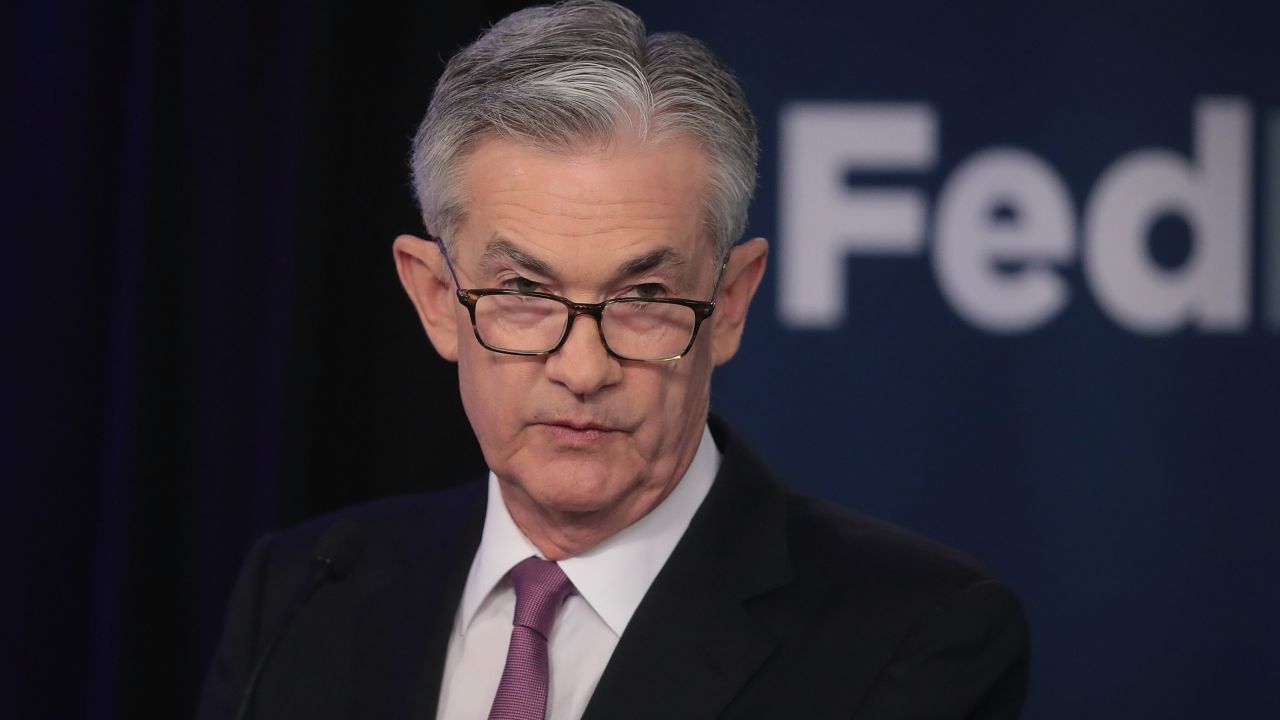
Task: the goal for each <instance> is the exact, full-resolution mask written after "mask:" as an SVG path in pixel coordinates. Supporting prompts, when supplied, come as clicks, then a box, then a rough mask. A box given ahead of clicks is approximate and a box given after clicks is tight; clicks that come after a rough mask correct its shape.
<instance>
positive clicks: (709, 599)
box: [583, 418, 790, 720]
mask: <svg viewBox="0 0 1280 720" xmlns="http://www.w3.org/2000/svg"><path fill="white" fill-rule="evenodd" d="M711 429H712V433H713V435H715V437H716V444H717V446H718V447H720V448H721V449H722V456H723V460H722V463H721V467H720V472H719V473H718V474H717V476H716V481H715V484H714V485H713V486H712V489H711V491H710V493H708V495H707V499H706V500H705V501H704V502H703V504H702V507H700V508H699V509H698V512H697V514H696V515H695V516H694V519H693V521H692V522H691V523H690V525H689V529H688V531H687V532H686V533H685V535H684V537H683V538H682V539H681V541H680V543H679V544H678V545H677V546H676V549H675V551H674V552H673V553H672V554H671V557H670V559H668V561H667V564H666V565H665V566H664V567H663V569H662V571H661V572H660V573H659V574H658V577H657V578H656V579H655V580H654V583H653V585H652V586H651V587H650V588H649V591H648V593H646V595H645V597H644V600H643V601H642V602H641V603H640V606H639V607H638V608H637V609H636V613H635V615H634V616H633V617H632V619H631V622H630V624H628V626H627V630H626V631H625V632H624V633H623V635H622V637H621V638H620V639H619V642H618V647H617V648H616V649H615V650H614V654H613V657H612V658H611V659H610V661H609V665H608V666H607V667H606V668H605V671H604V674H603V675H602V676H601V678H600V683H599V684H598V685H597V686H596V691H595V694H594V695H593V696H592V698H591V702H590V704H589V705H588V706H587V710H586V713H585V714H584V715H583V718H584V720H596V719H600V720H604V719H614V718H655V717H715V716H717V715H718V714H720V713H721V712H722V711H723V709H724V708H725V706H726V705H728V703H729V702H730V701H731V700H732V699H733V697H734V696H735V695H736V694H737V693H738V691H739V690H740V689H741V687H742V686H743V684H744V683H746V681H747V680H748V679H749V678H750V677H751V675H752V674H753V673H754V672H755V671H756V670H757V669H758V668H759V667H760V665H761V664H762V663H763V662H764V661H765V660H766V659H767V658H768V657H769V654H770V653H771V652H772V651H773V649H774V647H775V646H776V644H777V640H776V639H775V637H774V636H773V635H772V634H771V633H770V632H769V631H768V629H767V628H766V627H765V626H764V625H763V624H762V623H761V622H760V621H759V620H757V619H756V618H755V617H754V616H753V615H752V613H751V612H750V610H749V608H748V607H747V601H748V600H749V599H751V598H753V597H756V596H759V595H761V594H763V593H765V592H767V591H769V590H772V589H774V588H777V587H780V586H782V585H785V584H786V583H787V582H788V581H789V579H790V564H789V560H788V555H787V547H786V536H785V530H786V528H785V524H784V523H785V514H786V505H785V503H786V500H785V491H784V490H783V488H782V487H781V485H780V484H778V483H777V482H776V481H774V480H773V479H772V478H770V477H769V476H768V474H767V471H765V470H764V469H763V465H762V464H761V463H760V462H759V461H758V460H756V459H755V458H754V457H752V456H751V455H750V453H749V451H747V450H746V448H745V447H743V446H742V445H741V443H740V442H739V441H738V440H737V439H736V438H734V437H733V436H732V434H731V433H730V432H729V431H728V429H727V428H726V427H725V426H723V424H721V423H720V422H719V421H718V420H717V419H715V418H712V420H711Z"/></svg>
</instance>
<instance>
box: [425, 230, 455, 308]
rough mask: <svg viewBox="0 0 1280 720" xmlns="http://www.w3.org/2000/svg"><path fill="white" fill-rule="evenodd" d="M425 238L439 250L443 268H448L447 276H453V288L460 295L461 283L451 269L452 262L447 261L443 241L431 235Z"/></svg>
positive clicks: (446, 251)
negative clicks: (442, 259) (442, 258)
mask: <svg viewBox="0 0 1280 720" xmlns="http://www.w3.org/2000/svg"><path fill="white" fill-rule="evenodd" d="M427 237H429V238H431V241H432V242H434V243H435V244H436V248H437V249H439V250H440V254H441V255H442V256H443V257H444V264H445V267H447V268H449V274H450V275H452V276H453V287H454V289H456V290H457V291H458V294H459V295H461V294H462V283H460V282H458V273H457V271H456V270H454V269H453V261H452V260H450V259H449V251H448V250H446V249H445V247H444V240H441V239H440V238H438V237H435V236H432V235H428V236H427Z"/></svg>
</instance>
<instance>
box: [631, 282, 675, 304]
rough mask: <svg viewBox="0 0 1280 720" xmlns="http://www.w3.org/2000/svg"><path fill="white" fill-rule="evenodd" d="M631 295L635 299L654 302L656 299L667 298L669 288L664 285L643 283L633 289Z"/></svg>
mask: <svg viewBox="0 0 1280 720" xmlns="http://www.w3.org/2000/svg"><path fill="white" fill-rule="evenodd" d="M629 294H630V295H632V296H633V297H638V298H644V299H646V300H653V299H655V298H661V297H666V296H667V286H665V285H663V284H662V283H641V284H639V285H636V286H635V287H633V288H631V292H630V293H629Z"/></svg>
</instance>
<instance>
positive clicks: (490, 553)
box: [458, 426, 720, 637]
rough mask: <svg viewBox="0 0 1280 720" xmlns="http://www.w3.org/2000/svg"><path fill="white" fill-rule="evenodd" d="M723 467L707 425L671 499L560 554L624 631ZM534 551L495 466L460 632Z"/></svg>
mask: <svg viewBox="0 0 1280 720" xmlns="http://www.w3.org/2000/svg"><path fill="white" fill-rule="evenodd" d="M719 468H720V453H719V452H718V451H717V450H716V446H715V441H714V440H712V438H711V431H710V430H709V429H707V428H706V427H705V426H704V427H703V430H702V439H701V440H700V441H699V442H698V450H697V452H696V453H695V454H694V456H693V462H691V463H690V464H689V469H688V470H686V471H685V474H684V477H683V478H681V479H680V482H678V483H676V486H675V489H673V490H672V491H671V494H670V495H668V496H667V497H666V499H664V500H663V501H662V502H661V503H659V504H658V506H657V507H656V508H654V509H653V510H651V511H649V513H648V514H647V515H645V516H644V517H642V518H640V519H639V520H637V521H635V522H634V523H632V524H631V525H629V526H627V527H625V528H623V529H622V530H621V531H619V532H617V533H615V534H614V535H612V536H610V537H609V538H606V539H605V540H604V542H602V543H600V544H599V545H597V546H595V547H593V548H591V549H590V550H588V551H586V552H584V553H582V554H581V555H575V556H574V557H571V558H568V559H565V560H561V561H560V562H559V565H560V569H561V570H564V573H565V575H567V576H568V577H569V580H571V581H572V582H573V586H574V588H575V589H576V590H577V592H578V595H580V596H581V597H582V599H583V600H585V601H586V602H587V604H588V605H590V606H591V608H592V609H593V610H595V612H596V614H598V615H599V616H600V618H601V619H602V620H604V622H605V624H607V625H608V626H609V629H610V630H612V631H613V632H614V633H615V634H616V635H618V636H619V637H621V635H622V632H623V630H625V629H626V627H627V623H629V622H630V621H631V616H632V615H633V614H634V613H635V611H636V608H637V607H638V606H639V605H640V601H641V600H642V599H644V595H645V593H646V592H648V590H649V586H650V585H651V584H652V583H653V580H654V578H656V577H657V576H658V572H659V571H660V570H662V566H663V565H665V564H666V562H667V558H668V557H670V555H671V552H672V551H673V550H675V547H676V543H678V542H679V541H680V538H681V537H682V536H683V535H684V531H685V529H686V528H688V527H689V522H690V521H691V520H692V519H693V515H694V513H695V512H697V510H698V507H699V506H700V505H701V504H702V501H703V499H704V498H705V497H706V496H707V492H708V491H709V490H710V489H711V484H712V482H713V481H714V480H715V476H716V472H717V471H718V470H719ZM531 555H536V556H538V557H542V553H540V552H538V549H537V548H536V547H534V545H533V543H532V542H530V541H529V538H527V537H525V535H524V533H523V532H521V531H520V528H518V527H516V524H515V521H514V520H512V519H511V514H510V513H509V512H508V511H507V506H506V504H505V503H504V502H503V501H502V491H501V490H500V489H499V487H498V478H497V476H496V475H494V474H493V473H492V472H490V473H489V500H488V506H487V507H486V509H485V518H484V533H483V534H482V536H481V538H480V547H479V548H478V549H477V550H476V556H475V559H474V560H473V561H472V563H471V571H470V573H469V574H468V575H467V584H466V587H465V589H464V590H463V593H462V604H461V605H460V606H459V608H458V610H459V613H460V615H459V618H458V619H459V621H460V622H459V623H458V631H459V633H461V634H465V633H466V631H467V628H468V627H470V625H471V621H472V620H473V619H474V618H475V614H476V612H477V611H478V610H479V609H480V605H481V604H482V603H483V602H484V600H485V598H487V597H488V596H489V594H490V593H492V592H493V590H494V588H496V587H497V586H498V583H499V582H501V581H502V579H503V578H504V577H506V575H507V572H508V571H509V570H511V568H513V567H515V565H516V563H518V562H520V561H521V560H524V559H525V558H527V557H529V556H531Z"/></svg>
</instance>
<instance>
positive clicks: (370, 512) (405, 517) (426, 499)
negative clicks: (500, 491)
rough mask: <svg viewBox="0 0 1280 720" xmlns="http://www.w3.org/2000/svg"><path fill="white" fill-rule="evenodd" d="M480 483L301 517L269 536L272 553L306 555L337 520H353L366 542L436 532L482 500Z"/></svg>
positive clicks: (385, 542) (385, 541)
mask: <svg viewBox="0 0 1280 720" xmlns="http://www.w3.org/2000/svg"><path fill="white" fill-rule="evenodd" d="M484 496H485V484H484V483H483V482H471V483H467V484H464V485H458V486H454V487H450V488H445V489H443V490H437V491H435V492H429V493H422V494H416V495H402V496H394V497H388V498H381V499H378V500H372V501H369V502H366V503H361V504H359V505H352V506H349V507H345V508H341V509H339V510H335V511H333V512H330V513H327V514H325V515H321V516H318V517H315V518H311V519H309V520H305V521H303V522H301V523H299V524H297V525H293V526H291V527H288V528H285V529H284V530H280V531H277V532H275V533H273V534H272V535H271V540H270V542H271V545H272V554H273V555H275V556H277V557H279V558H306V559H307V561H308V562H309V561H310V556H311V553H312V551H313V550H314V548H315V546H316V544H317V542H319V539H320V537H321V536H322V535H323V534H324V533H325V531H326V530H327V529H328V528H330V527H332V526H333V525H334V524H336V523H338V522H339V521H343V520H347V521H351V522H354V523H355V524H356V525H357V526H358V527H359V532H360V534H361V535H362V537H363V538H364V540H365V541H366V543H368V544H370V545H375V546H376V545H390V544H393V541H394V540H396V539H397V537H399V536H401V535H403V534H405V533H417V532H426V533H438V532H440V531H441V530H443V529H445V528H448V527H451V526H453V525H456V524H457V523H458V522H459V519H460V518H462V517H464V516H466V515H467V511H468V510H471V509H474V508H475V507H476V504H477V503H482V502H483V499H484Z"/></svg>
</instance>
